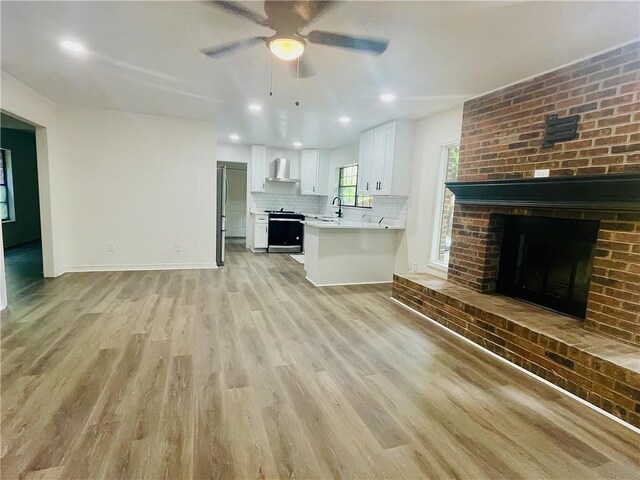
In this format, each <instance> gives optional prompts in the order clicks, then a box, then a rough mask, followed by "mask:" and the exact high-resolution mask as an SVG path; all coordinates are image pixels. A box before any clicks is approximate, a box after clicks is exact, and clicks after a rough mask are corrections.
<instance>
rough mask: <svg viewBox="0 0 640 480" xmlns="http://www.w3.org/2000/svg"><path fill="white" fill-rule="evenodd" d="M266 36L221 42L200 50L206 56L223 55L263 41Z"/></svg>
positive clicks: (216, 56) (215, 56)
mask: <svg viewBox="0 0 640 480" xmlns="http://www.w3.org/2000/svg"><path fill="white" fill-rule="evenodd" d="M266 38H267V37H253V38H247V39H246V40H238V41H237V42H229V43H223V44H222V45H218V46H216V47H209V48H203V49H202V50H200V51H201V52H202V53H204V54H205V55H206V56H207V57H211V58H218V57H222V56H223V55H227V54H229V53H232V52H235V51H236V50H239V49H241V48H247V47H251V46H252V45H255V44H256V43H260V42H264V41H265V40H266Z"/></svg>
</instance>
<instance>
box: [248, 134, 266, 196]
mask: <svg viewBox="0 0 640 480" xmlns="http://www.w3.org/2000/svg"><path fill="white" fill-rule="evenodd" d="M266 164H267V147H265V146H264V145H253V146H252V147H251V191H252V192H264V179H265V177H266V176H267V173H266V166H267V165H266Z"/></svg>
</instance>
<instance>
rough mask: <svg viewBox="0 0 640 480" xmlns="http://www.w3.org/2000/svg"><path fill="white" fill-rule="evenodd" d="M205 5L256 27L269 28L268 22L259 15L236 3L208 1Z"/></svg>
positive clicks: (216, 0)
mask: <svg viewBox="0 0 640 480" xmlns="http://www.w3.org/2000/svg"><path fill="white" fill-rule="evenodd" d="M204 3H206V4H207V5H212V6H215V7H218V8H221V9H222V10H224V11H225V12H227V13H230V14H231V15H236V16H238V17H242V18H246V19H247V20H251V21H252V22H253V23H257V24H258V25H262V26H263V27H268V26H269V20H267V19H266V18H265V17H263V16H262V15H260V14H259V13H256V12H253V11H251V10H249V9H247V8H244V7H243V6H242V5H241V4H240V3H238V2H224V1H218V0H208V1H205V2H204Z"/></svg>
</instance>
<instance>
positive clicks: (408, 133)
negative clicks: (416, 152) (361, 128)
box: [358, 120, 414, 197]
mask: <svg viewBox="0 0 640 480" xmlns="http://www.w3.org/2000/svg"><path fill="white" fill-rule="evenodd" d="M413 137H414V131H413V123H412V122H409V121H404V120H395V121H393V122H389V123H386V124H384V125H381V126H379V127H376V128H373V129H371V130H367V131H366V132H362V134H361V135H360V160H359V163H358V192H359V193H360V194H364V195H397V196H404V197H408V196H409V194H410V193H411V172H412V166H413Z"/></svg>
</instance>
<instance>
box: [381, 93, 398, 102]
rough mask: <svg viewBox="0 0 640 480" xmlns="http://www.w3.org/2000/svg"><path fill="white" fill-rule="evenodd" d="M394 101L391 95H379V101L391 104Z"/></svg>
mask: <svg viewBox="0 0 640 480" xmlns="http://www.w3.org/2000/svg"><path fill="white" fill-rule="evenodd" d="M395 99H396V96H395V95H394V94H393V93H383V94H382V95H380V100H382V101H383V102H393V101H394V100H395Z"/></svg>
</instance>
